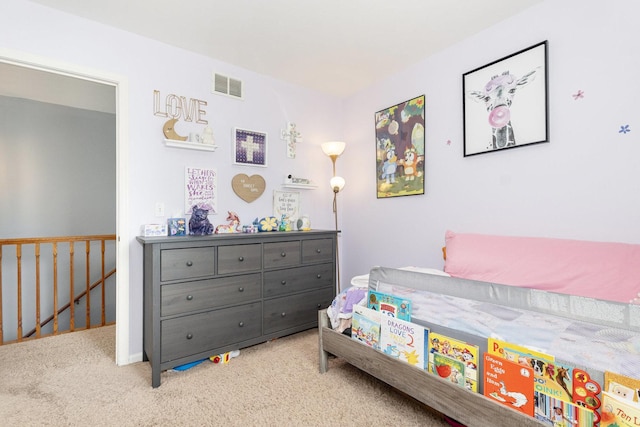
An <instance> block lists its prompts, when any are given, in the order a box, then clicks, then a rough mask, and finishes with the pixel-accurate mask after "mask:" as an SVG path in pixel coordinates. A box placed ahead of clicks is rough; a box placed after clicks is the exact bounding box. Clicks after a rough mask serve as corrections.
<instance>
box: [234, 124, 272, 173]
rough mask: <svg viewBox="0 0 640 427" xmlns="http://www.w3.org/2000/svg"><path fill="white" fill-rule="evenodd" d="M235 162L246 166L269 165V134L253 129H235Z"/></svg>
mask: <svg viewBox="0 0 640 427" xmlns="http://www.w3.org/2000/svg"><path fill="white" fill-rule="evenodd" d="M233 163H234V164H236V165H245V166H262V167H266V166H267V134H266V133H265V132H256V131H253V130H247V129H241V128H234V129H233Z"/></svg>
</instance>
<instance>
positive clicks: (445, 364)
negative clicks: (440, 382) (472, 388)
mask: <svg viewBox="0 0 640 427" xmlns="http://www.w3.org/2000/svg"><path fill="white" fill-rule="evenodd" d="M429 358H432V360H433V363H432V364H429V372H431V373H433V374H436V375H438V376H439V377H440V378H443V379H445V380H447V381H449V382H452V383H454V384H456V385H458V386H460V387H465V384H466V381H465V366H464V362H462V361H461V360H458V359H456V358H454V357H450V356H446V355H444V354H440V353H433V354H429Z"/></svg>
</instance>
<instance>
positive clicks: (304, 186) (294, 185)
mask: <svg viewBox="0 0 640 427" xmlns="http://www.w3.org/2000/svg"><path fill="white" fill-rule="evenodd" d="M282 186H283V187H285V188H303V189H305V190H313V189H316V188H318V186H317V185H314V184H290V183H284V184H282Z"/></svg>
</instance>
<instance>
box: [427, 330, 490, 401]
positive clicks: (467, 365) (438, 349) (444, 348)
mask: <svg viewBox="0 0 640 427" xmlns="http://www.w3.org/2000/svg"><path fill="white" fill-rule="evenodd" d="M435 354H444V355H445V356H449V357H453V358H454V359H456V360H459V361H461V362H463V363H464V376H465V387H466V388H468V389H469V390H471V391H474V392H476V393H477V392H478V380H479V379H478V366H479V364H480V359H479V355H478V354H479V349H478V346H476V345H472V344H469V343H467V342H464V341H461V340H458V339H455V338H451V337H449V336H446V335H443V334H439V333H436V332H430V333H429V372H434V367H433V358H434V355H435Z"/></svg>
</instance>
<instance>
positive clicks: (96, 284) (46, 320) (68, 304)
mask: <svg viewBox="0 0 640 427" xmlns="http://www.w3.org/2000/svg"><path fill="white" fill-rule="evenodd" d="M114 274H116V269H115V268H114V269H113V270H111V271H110V272H108V273H107V274H106V275H105V276H104V278H105V280H106V279H108V278H109V277H111V276H113V275H114ZM102 283H103V281H102V280H101V279H99V280H97V281H95V282H93V283H92V284H91V287H90V288H89V292H91V291H92V290H94V289H95V288H96V287H98V286H100V285H101V284H102ZM85 295H88V296H87V299H88V300H91V295H90V294H88V293H87V291H86V290H84V291H82V292H81V293H80V295H78V296H77V297H75V298H74V299H73V302H74V303H75V304H78V302H79V301H80V300H81V299H82V297H84V296H85ZM70 305H71V303H66V304H65V305H63V306H62V307H61V308H60V309H58V315H60V314H62V313H63V312H64V311H65V310H68V309H69V308H70V307H69V306H70ZM103 307H104V306H103ZM53 318H54V315H53V314H52V315H51V316H49V317H47V318H46V319H45V320H44V321H43V322H42V323H40V327H41V328H42V327H43V326H45V325H47V324H49V322H51V321H52V320H53ZM90 321H91V319H89V320H88V321H87V324H90V323H89V322H90ZM37 329H38V328H33V329H31V330H30V331H29V332H27V333H26V334H24V337H23V338H29V337H30V336H32V335H33V334H35V333H36V331H37Z"/></svg>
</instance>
